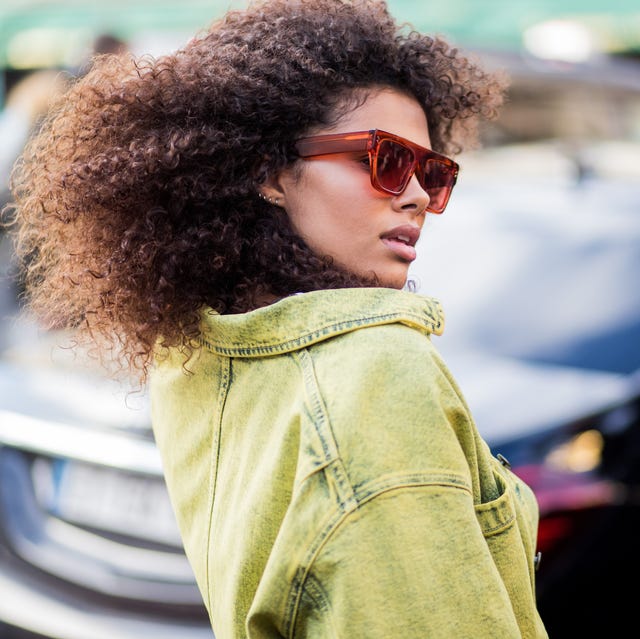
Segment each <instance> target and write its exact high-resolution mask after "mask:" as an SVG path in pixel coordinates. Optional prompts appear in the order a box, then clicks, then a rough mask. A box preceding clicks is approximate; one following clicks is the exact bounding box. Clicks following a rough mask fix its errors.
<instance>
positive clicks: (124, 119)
mask: <svg viewBox="0 0 640 639" xmlns="http://www.w3.org/2000/svg"><path fill="white" fill-rule="evenodd" d="M375 86H390V87H394V88H398V89H400V90H403V91H405V92H407V93H409V94H411V95H413V96H414V97H415V98H416V99H417V100H418V101H419V102H420V104H421V105H422V106H423V108H424V110H425V113H426V115H427V118H428V122H429V126H430V135H431V140H432V144H433V147H434V149H435V150H437V151H440V152H442V153H448V154H454V153H457V152H459V151H461V150H462V148H463V145H464V144H467V145H468V144H469V143H471V144H472V145H474V144H475V143H476V138H477V123H478V121H479V120H480V119H482V118H490V117H493V115H494V113H495V111H496V108H497V107H498V106H499V105H500V103H501V100H502V94H503V86H502V82H501V81H500V80H499V79H498V78H496V77H494V76H492V75H490V74H487V73H486V72H484V71H483V70H482V69H481V68H479V67H478V66H477V65H476V64H475V63H473V62H471V61H470V60H468V59H467V58H466V57H464V56H463V55H461V54H460V53H459V52H458V51H457V50H456V49H453V48H451V47H450V46H449V45H448V44H446V43H445V42H443V41H442V40H440V39H438V38H434V37H429V36H426V35H421V34H418V33H416V32H415V31H412V30H410V29H409V28H408V27H406V26H404V27H399V26H398V25H396V23H395V22H394V20H393V18H392V17H391V16H390V15H389V13H388V10H387V7H386V4H385V3H384V2H378V1H375V0H366V1H365V0H353V1H347V0H269V1H266V2H259V3H255V4H252V5H250V7H249V8H248V9H247V10H244V11H233V12H230V13H228V14H227V15H226V16H225V17H224V18H222V19H221V20H219V21H217V22H215V23H214V24H213V25H212V26H211V28H210V29H209V30H208V31H206V32H204V33H202V34H200V35H199V36H198V37H196V38H194V39H193V40H192V41H190V42H189V43H188V44H187V45H186V46H185V47H184V48H182V49H181V50H179V51H177V52H175V53H172V54H170V55H166V56H164V57H160V58H158V59H151V58H145V57H142V58H139V59H136V58H134V57H132V56H129V55H120V56H116V55H110V56H101V57H98V58H96V59H95V61H94V63H93V65H92V67H91V69H90V71H89V72H88V73H87V74H86V75H84V76H83V77H82V78H80V79H78V80H77V81H76V82H75V83H74V84H73V86H72V87H71V88H70V90H69V91H68V92H67V93H66V95H64V96H63V97H62V98H61V99H60V100H59V101H58V102H57V104H55V105H54V106H53V108H52V110H51V112H50V115H49V116H48V118H47V119H46V121H45V122H44V124H43V126H42V127H41V129H40V131H39V133H38V134H37V135H36V136H35V137H34V138H33V139H32V140H31V141H30V143H29V144H28V145H27V147H26V148H25V152H24V154H23V157H22V158H21V160H20V161H19V162H18V163H17V164H16V167H15V169H14V172H13V193H14V196H15V203H14V205H13V206H14V219H15V221H16V223H17V236H16V237H17V242H16V248H17V253H18V255H19V257H21V258H22V261H23V263H24V272H25V276H24V277H25V282H26V290H27V291H28V296H27V300H28V303H29V306H30V308H31V309H32V310H33V311H34V312H35V314H36V315H37V316H38V317H39V318H40V321H41V322H42V323H43V325H45V326H47V327H73V328H75V329H78V335H79V336H86V337H90V338H92V339H94V340H96V341H97V342H99V343H101V344H104V343H106V344H111V345H114V344H115V345H116V346H117V350H118V351H119V352H120V354H121V357H123V358H124V362H125V363H126V365H127V366H128V367H130V368H132V369H134V370H137V371H138V372H140V373H141V374H142V377H143V378H144V377H145V376H146V372H147V370H148V366H149V363H150V361H151V359H152V356H153V354H154V350H155V348H157V347H158V344H161V345H163V346H178V347H181V348H183V349H184V350H185V353H187V354H188V353H189V352H190V350H191V349H193V348H195V347H196V345H197V338H198V337H199V331H200V328H199V321H200V312H201V309H202V308H203V306H211V307H212V308H214V309H215V310H217V311H219V312H221V313H229V312H244V311H246V310H249V309H251V308H254V307H255V306H256V304H257V302H256V300H258V299H259V298H260V297H261V296H262V295H264V294H266V293H269V294H274V295H276V296H285V295H288V294H291V293H293V292H297V291H308V290H313V289H318V288H333V287H343V286H354V285H355V286H358V285H360V286H362V285H370V284H371V283H372V282H371V281H367V282H363V281H362V279H358V278H356V277H355V276H353V275H350V274H348V273H345V272H342V271H341V270H340V269H339V268H337V267H335V266H333V265H332V263H331V260H330V259H328V258H324V257H322V256H316V255H314V254H313V253H312V252H311V251H310V249H309V248H308V247H307V246H306V245H305V243H304V242H303V241H302V239H301V238H299V237H298V236H297V235H296V234H295V233H294V232H293V230H292V228H291V226H290V224H289V221H288V219H287V216H286V213H284V212H283V211H282V209H279V208H278V207H275V206H272V205H270V204H269V203H268V202H265V201H263V200H261V199H260V198H259V197H258V195H257V186H258V185H259V184H260V183H262V182H263V181H264V180H265V178H266V177H267V176H269V175H271V174H273V173H274V172H276V171H278V170H280V169H282V168H283V167H285V166H288V165H290V164H291V163H292V162H295V160H296V156H295V151H294V142H295V140H296V139H297V138H299V137H301V136H302V135H304V133H305V132H306V131H307V130H309V129H310V128H311V127H314V126H315V127H317V126H318V125H322V124H328V123H330V122H331V120H332V118H335V117H337V109H338V107H339V105H340V104H341V103H342V104H344V102H345V101H344V100H342V102H341V97H344V96H349V95H354V93H357V91H356V92H354V91H353V90H354V89H358V90H359V89H360V88H363V89H365V90H366V89H367V88H371V87H375ZM104 338H106V342H105V341H104Z"/></svg>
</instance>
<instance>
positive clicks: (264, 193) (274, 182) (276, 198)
mask: <svg viewBox="0 0 640 639" xmlns="http://www.w3.org/2000/svg"><path fill="white" fill-rule="evenodd" d="M288 181H290V178H288V169H283V170H282V171H280V172H278V173H276V174H272V175H270V176H269V177H267V178H266V179H265V180H264V182H262V184H260V186H258V194H259V195H260V197H261V198H263V199H264V200H266V201H267V202H269V203H270V204H275V205H276V206H280V207H282V208H286V204H287V188H286V184H287V182H288Z"/></svg>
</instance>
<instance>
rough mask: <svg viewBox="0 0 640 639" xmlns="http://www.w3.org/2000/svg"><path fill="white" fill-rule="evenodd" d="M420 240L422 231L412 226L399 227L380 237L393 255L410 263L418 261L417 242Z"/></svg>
mask: <svg viewBox="0 0 640 639" xmlns="http://www.w3.org/2000/svg"><path fill="white" fill-rule="evenodd" d="M419 238H420V229H419V228H418V227H417V226H413V225H412V224H403V225H402V226H397V227H396V228H394V229H391V230H390V231H387V232H386V233H383V234H382V235H381V236H380V239H381V240H382V241H383V242H384V244H385V245H386V246H387V248H389V249H390V250H391V251H392V252H393V253H395V254H396V255H397V256H398V257H400V258H401V259H403V260H406V261H408V262H412V261H413V260H415V259H416V255H417V253H416V249H415V248H414V247H415V245H416V242H417V241H418V239H419Z"/></svg>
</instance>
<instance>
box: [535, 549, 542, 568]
mask: <svg viewBox="0 0 640 639" xmlns="http://www.w3.org/2000/svg"><path fill="white" fill-rule="evenodd" d="M541 561H542V553H541V552H540V551H539V550H538V552H537V553H536V556H535V557H534V558H533V568H534V570H535V571H536V572H538V569H539V568H540V562H541Z"/></svg>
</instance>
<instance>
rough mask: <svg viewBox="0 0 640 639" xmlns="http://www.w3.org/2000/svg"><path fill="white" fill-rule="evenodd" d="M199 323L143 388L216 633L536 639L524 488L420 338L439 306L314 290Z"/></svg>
mask: <svg viewBox="0 0 640 639" xmlns="http://www.w3.org/2000/svg"><path fill="white" fill-rule="evenodd" d="M203 323H204V333H203V335H204V336H203V338H202V348H200V349H197V350H196V352H195V354H194V355H193V356H192V357H191V359H190V361H189V362H188V363H187V364H186V366H185V362H184V356H183V355H182V354H181V353H179V352H175V351H171V352H169V354H168V355H167V354H165V355H164V356H162V357H159V358H158V361H157V363H156V367H155V370H154V371H153V373H152V381H151V398H152V420H153V427H154V431H155V436H156V441H157V444H158V446H159V449H160V452H161V455H162V459H163V464H164V470H165V477H166V482H167V486H168V490H169V494H170V497H171V501H172V503H173V506H174V509H175V512H176V516H177V519H178V523H179V526H180V530H181V534H182V537H183V541H184V546H185V551H186V553H187V556H188V558H189V561H190V563H191V565H192V567H193V570H194V573H195V576H196V579H197V582H198V585H199V587H200V590H201V592H202V596H203V599H204V602H205V604H206V606H207V609H208V610H209V614H210V617H211V622H212V627H213V630H214V632H215V635H216V638H217V639H235V638H239V637H249V638H251V639H258V638H260V639H262V638H276V637H287V638H293V637H308V638H318V639H320V638H323V639H324V638H355V639H359V638H363V639H365V638H366V639H377V638H380V639H383V638H384V639H391V638H392V637H393V638H402V639H410V638H414V637H415V638H419V637H429V638H431V639H438V638H442V639H453V638H455V639H465V638H474V639H477V638H478V637H487V638H491V639H501V638H504V639H507V638H508V639H514V638H515V637H527V638H533V637H546V636H547V634H546V632H545V629H544V627H543V624H542V621H541V619H540V617H539V615H538V612H537V609H536V604H535V588H534V574H535V572H534V555H535V552H536V548H535V542H536V534H537V526H538V509H537V504H536V501H535V497H534V495H533V493H532V492H531V490H530V489H529V488H528V487H527V486H526V485H525V484H523V483H522V482H521V481H520V480H519V479H518V478H517V477H516V476H515V475H513V474H512V473H511V472H510V471H509V470H508V469H506V468H505V467H504V466H503V465H501V464H500V463H499V462H498V461H497V460H496V459H495V458H494V457H493V456H492V454H491V452H490V450H489V448H488V446H487V445H486V443H485V442H484V441H483V440H482V439H481V437H480V435H479V434H478V431H477V429H476V426H475V424H474V422H473V419H472V417H471V415H470V414H469V410H468V407H467V405H466V404H465V401H464V399H463V397H462V394H461V392H460V390H459V389H458V387H457V385H456V383H455V382H454V380H453V379H452V377H451V375H450V373H449V371H448V370H447V368H446V366H445V364H444V363H443V361H442V360H441V358H440V357H439V355H438V353H437V352H436V350H435V348H434V346H433V345H432V342H431V335H432V334H440V333H441V332H442V329H443V317H442V312H441V309H440V306H439V304H438V302H437V301H435V300H433V299H431V298H428V297H423V296H420V295H417V294H415V293H411V292H407V291H397V290H393V289H384V288H363V289H340V290H330V291H316V292H311V293H304V294H298V295H293V296H291V297H288V298H285V299H283V300H281V301H279V302H277V303H275V304H272V305H270V306H268V307H264V308H260V309H258V310H255V311H252V312H249V313H245V314H237V315H218V314H216V313H214V312H213V311H211V310H205V311H204V313H203ZM185 369H186V372H185Z"/></svg>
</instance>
